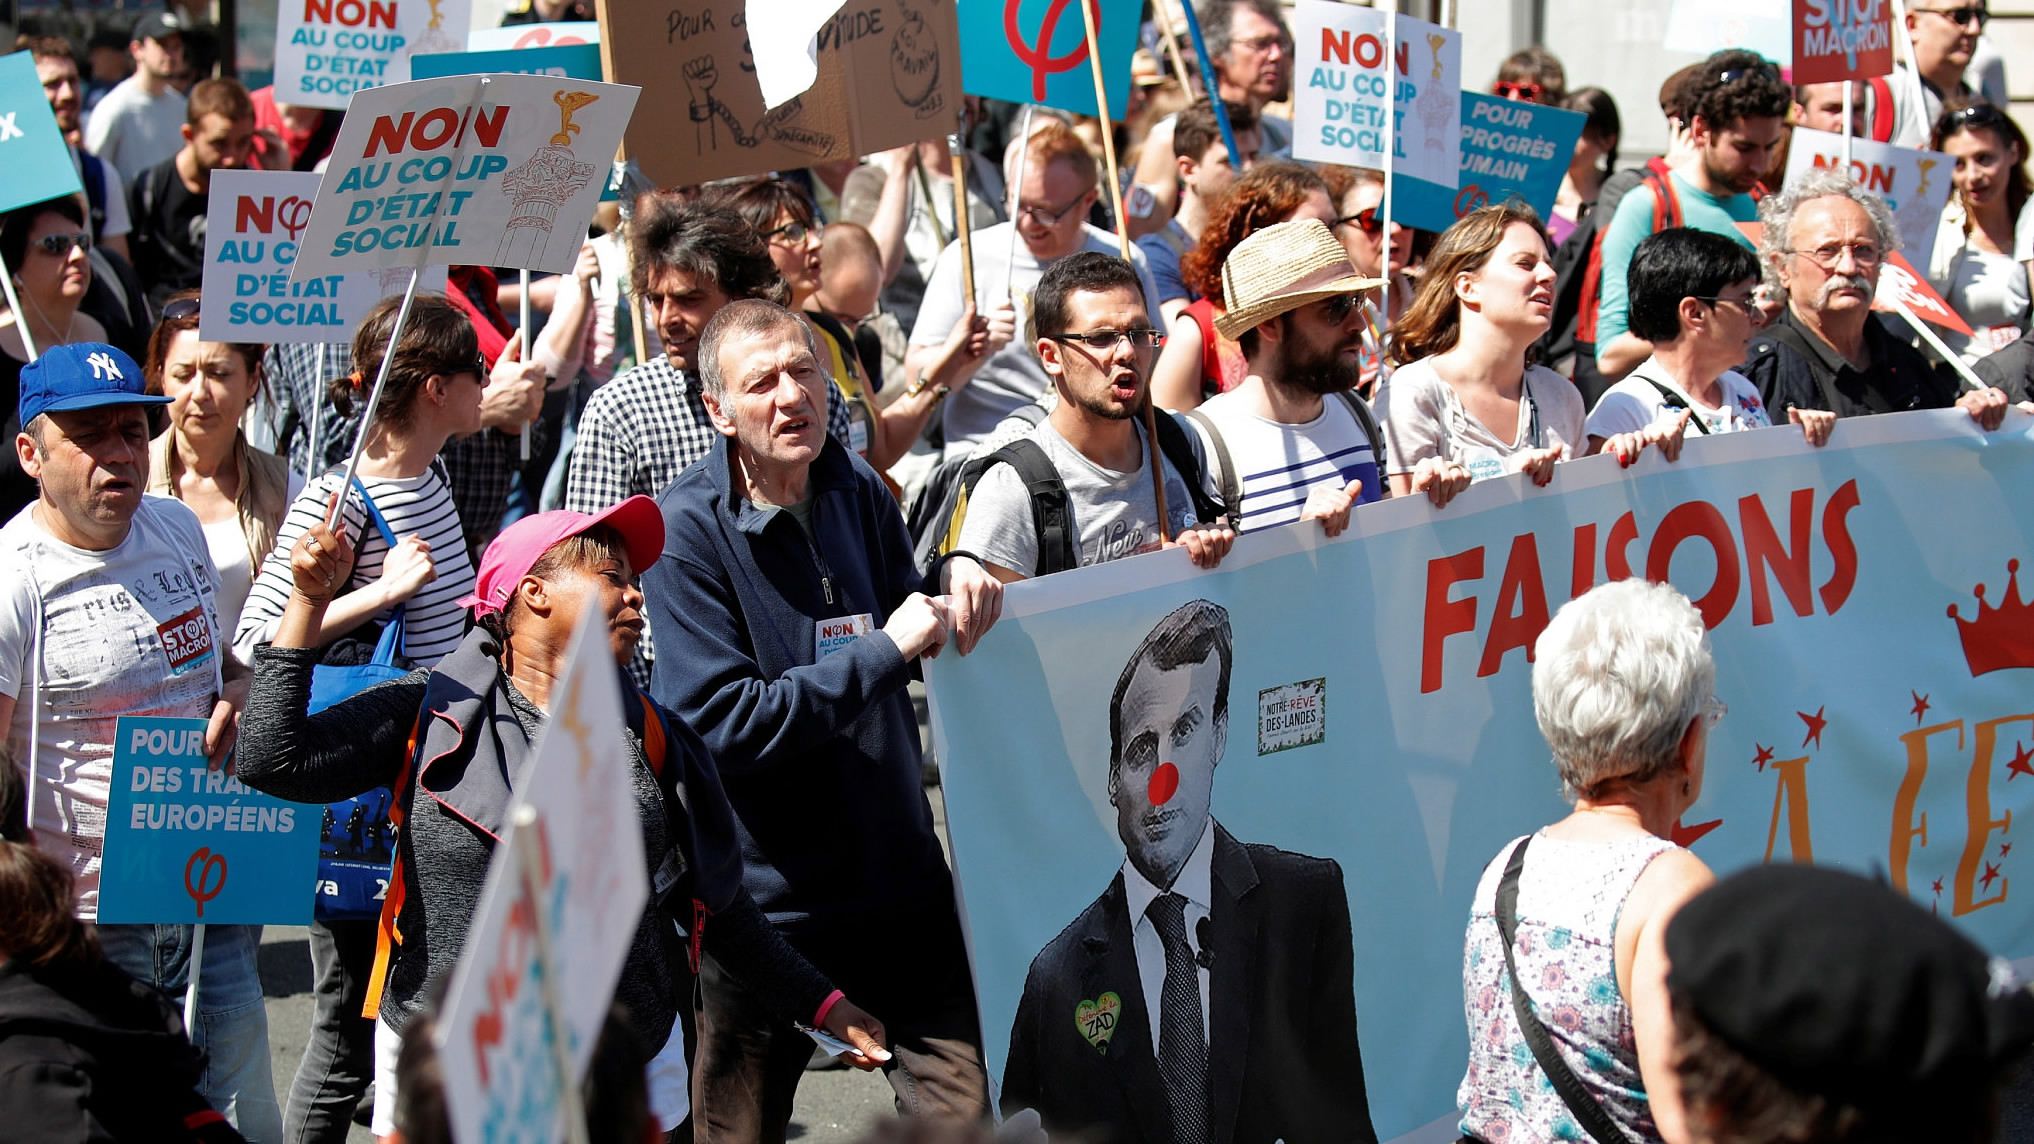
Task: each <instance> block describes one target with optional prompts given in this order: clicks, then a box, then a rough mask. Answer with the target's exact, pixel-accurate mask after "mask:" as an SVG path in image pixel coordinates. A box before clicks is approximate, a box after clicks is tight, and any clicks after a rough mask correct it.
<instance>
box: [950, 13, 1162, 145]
mask: <svg viewBox="0 0 2034 1144" xmlns="http://www.w3.org/2000/svg"><path fill="white" fill-rule="evenodd" d="M1088 5H1089V8H1090V9H1091V10H1092V11H1093V12H1094V14H1095V42H1096V44H1097V45H1098V46H1099V47H1100V48H1101V51H1102V90H1103V91H1105V92H1107V93H1108V96H1109V115H1110V116H1111V117H1112V118H1114V119H1119V120H1120V119H1121V118H1122V117H1123V115H1124V113H1125V111H1127V110H1128V108H1129V106H1130V57H1131V55H1132V54H1133V53H1134V52H1136V50H1137V29H1138V24H1139V21H1140V20H1141V18H1142V16H1143V12H1144V5H1143V4H1142V3H1141V2H1140V0H1088ZM960 7H961V27H960V49H961V86H962V88H964V89H965V90H966V91H967V93H968V94H969V95H979V96H983V97H986V98H988V99H1007V100H1009V101H1010V102H1012V103H1035V104H1037V105H1038V106H1040V107H1057V108H1059V109H1061V110H1063V111H1071V112H1073V113H1074V114H1076V115H1094V114H1095V76H1094V71H1093V68H1092V66H1091V65H1090V64H1089V63H1088V33H1087V25H1086V22H1085V21H1083V20H1082V19H1081V10H1080V9H1079V8H1076V7H1074V6H1073V5H1072V4H1069V3H1067V0H980V2H977V3H969V4H963V5H961V6H960Z"/></svg>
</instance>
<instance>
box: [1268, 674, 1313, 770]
mask: <svg viewBox="0 0 2034 1144" xmlns="http://www.w3.org/2000/svg"><path fill="white" fill-rule="evenodd" d="M1327 737H1328V681H1327V679H1326V678H1325V677H1323V678H1321V679H1303V680H1301V681H1299V682H1298V683H1286V684H1281V685H1279V686H1277V687H1267V688H1265V689H1264V690H1262V691H1260V692H1258V693H1257V753H1258V754H1260V755H1269V754H1271V753H1272V752H1274V751H1284V750H1289V749H1291V748H1293V747H1307V746H1311V745H1313V744H1315V743H1318V742H1321V741H1322V740H1324V739H1326V738H1327Z"/></svg>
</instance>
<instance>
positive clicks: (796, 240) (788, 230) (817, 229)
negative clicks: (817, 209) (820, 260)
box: [763, 221, 826, 246]
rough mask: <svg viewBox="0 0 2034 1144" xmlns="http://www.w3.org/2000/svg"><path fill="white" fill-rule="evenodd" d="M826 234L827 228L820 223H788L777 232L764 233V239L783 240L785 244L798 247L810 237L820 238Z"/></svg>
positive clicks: (767, 231)
mask: <svg viewBox="0 0 2034 1144" xmlns="http://www.w3.org/2000/svg"><path fill="white" fill-rule="evenodd" d="M825 232H826V228H825V227H823V226H821V225H820V224H818V223H812V224H810V225H808V224H806V223H802V222H796V221H793V222H787V223H785V224H784V225H783V226H780V227H778V228H777V229H775V230H766V231H764V232H763V237H764V238H782V239H783V240H784V241H785V242H787V243H789V244H791V245H792V246H797V245H799V244H800V243H803V242H804V241H805V240H806V238H807V237H808V236H809V237H812V238H818V237H819V236H820V235H821V234H824V233H825Z"/></svg>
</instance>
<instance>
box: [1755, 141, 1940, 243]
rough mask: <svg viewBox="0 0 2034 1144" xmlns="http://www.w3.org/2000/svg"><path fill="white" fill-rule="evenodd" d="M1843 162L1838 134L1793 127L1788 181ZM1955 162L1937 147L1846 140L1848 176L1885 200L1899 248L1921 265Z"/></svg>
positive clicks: (1793, 180)
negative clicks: (1937, 149)
mask: <svg viewBox="0 0 2034 1144" xmlns="http://www.w3.org/2000/svg"><path fill="white" fill-rule="evenodd" d="M1823 167H1834V168H1837V169H1842V167H1843V136H1841V135H1837V134H1835V133H1833V132H1829V131H1810V130H1808V129H1807V128H1805V127H1796V128H1795V129H1794V141H1793V144H1792V146H1791V147H1790V148H1789V149H1788V151H1787V176H1786V181H1787V184H1788V185H1789V186H1791V185H1793V184H1794V183H1795V182H1796V181H1798V180H1799V179H1800V178H1801V177H1802V176H1804V175H1806V174H1808V172H1810V171H1813V170H1817V169H1819V168H1823ZM1955 167H1956V164H1955V162H1954V161H1952V160H1951V159H1950V158H1949V156H1947V155H1944V154H1943V153H1942V152H1940V151H1917V150H1915V149H1913V148H1911V147H1895V146H1893V145H1892V144H1890V143H1875V142H1873V141H1871V140H1869V139H1855V138H1853V139H1852V140H1851V141H1850V176H1851V178H1853V179H1856V180H1857V182H1858V185H1859V186H1861V187H1863V188H1864V189H1865V190H1867V191H1870V192H1871V193H1873V194H1875V195H1878V196H1879V197H1881V198H1883V199H1885V200H1886V208H1887V209H1888V210H1891V211H1892V212H1893V226H1894V228H1895V229H1897V230H1898V231H1899V232H1900V249H1901V251H1902V252H1903V253H1905V254H1906V256H1907V259H1908V261H1910V262H1912V263H1913V264H1914V265H1916V266H1926V265H1928V261H1929V258H1930V256H1931V255H1932V254H1933V253H1934V251H1935V234H1936V231H1938V230H1939V229H1941V226H1942V208H1943V207H1945V206H1948V205H1949V193H1950V191H1951V190H1952V187H1951V186H1950V178H1949V176H1950V172H1951V171H1952V170H1954V169H1955Z"/></svg>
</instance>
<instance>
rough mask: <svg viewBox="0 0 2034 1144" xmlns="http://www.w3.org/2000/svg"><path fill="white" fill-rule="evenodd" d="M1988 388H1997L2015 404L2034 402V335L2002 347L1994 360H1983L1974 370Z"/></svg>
mask: <svg viewBox="0 0 2034 1144" xmlns="http://www.w3.org/2000/svg"><path fill="white" fill-rule="evenodd" d="M1970 369H1971V372H1972V373H1975V374H1977V375H1978V376H1979V377H1981V378H1983V379H1984V381H1985V384H1986V385H1996V386H1998V387H1999V388H2000V389H2003V390H2005V391H2006V397H2007V398H2008V399H2010V400H2013V401H2027V400H2034V334H2023V335H2022V336H2021V338H2020V340H2019V341H2017V342H2014V343H2013V344H2011V345H2009V346H2002V347H2000V348H1999V349H1998V350H1997V351H1996V352H1994V353H1993V354H1992V355H1991V356H1990V357H1984V358H1979V359H1978V360H1977V362H1976V364H1974V365H1972V366H1971V367H1970Z"/></svg>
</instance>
